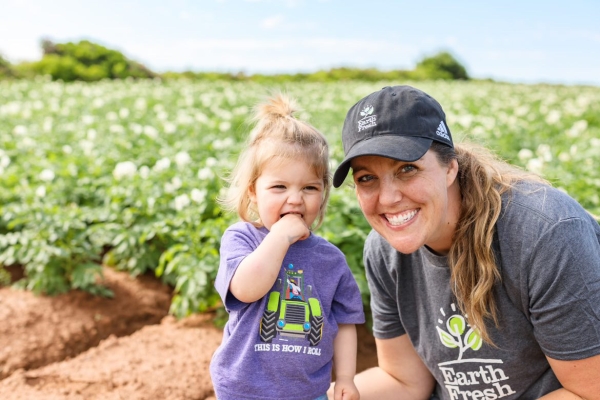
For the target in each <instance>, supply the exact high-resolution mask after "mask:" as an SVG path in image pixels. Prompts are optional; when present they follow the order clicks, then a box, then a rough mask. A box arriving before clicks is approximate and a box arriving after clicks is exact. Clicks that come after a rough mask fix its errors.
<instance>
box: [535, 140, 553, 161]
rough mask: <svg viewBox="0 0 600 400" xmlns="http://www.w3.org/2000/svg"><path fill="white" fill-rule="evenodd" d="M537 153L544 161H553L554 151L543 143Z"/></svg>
mask: <svg viewBox="0 0 600 400" xmlns="http://www.w3.org/2000/svg"><path fill="white" fill-rule="evenodd" d="M536 153H537V155H538V156H539V157H541V158H542V159H543V160H544V161H552V149H551V148H550V145H548V144H545V143H542V144H540V145H539V146H538V148H537V150H536Z"/></svg>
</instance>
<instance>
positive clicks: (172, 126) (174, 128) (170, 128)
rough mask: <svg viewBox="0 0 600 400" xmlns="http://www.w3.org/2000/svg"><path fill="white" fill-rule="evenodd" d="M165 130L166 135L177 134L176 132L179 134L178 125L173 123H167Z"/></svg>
mask: <svg viewBox="0 0 600 400" xmlns="http://www.w3.org/2000/svg"><path fill="white" fill-rule="evenodd" d="M164 130H165V133H168V134H172V133H175V132H177V125H175V124H174V123H172V122H165V123H164Z"/></svg>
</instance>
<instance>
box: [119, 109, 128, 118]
mask: <svg viewBox="0 0 600 400" xmlns="http://www.w3.org/2000/svg"><path fill="white" fill-rule="evenodd" d="M119 117H121V118H123V119H124V118H127V117H129V109H127V108H121V109H120V110H119Z"/></svg>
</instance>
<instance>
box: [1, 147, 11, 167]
mask: <svg viewBox="0 0 600 400" xmlns="http://www.w3.org/2000/svg"><path fill="white" fill-rule="evenodd" d="M0 152H1V153H0V167H1V168H2V169H4V168H6V167H8V166H9V165H10V157H9V156H7V155H6V154H2V153H3V152H2V150H0Z"/></svg>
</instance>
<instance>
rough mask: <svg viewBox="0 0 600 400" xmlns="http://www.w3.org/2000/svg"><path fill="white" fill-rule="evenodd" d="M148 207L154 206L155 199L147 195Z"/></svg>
mask: <svg viewBox="0 0 600 400" xmlns="http://www.w3.org/2000/svg"><path fill="white" fill-rule="evenodd" d="M147 202H148V208H154V204H156V199H155V198H154V197H148V200H147Z"/></svg>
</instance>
